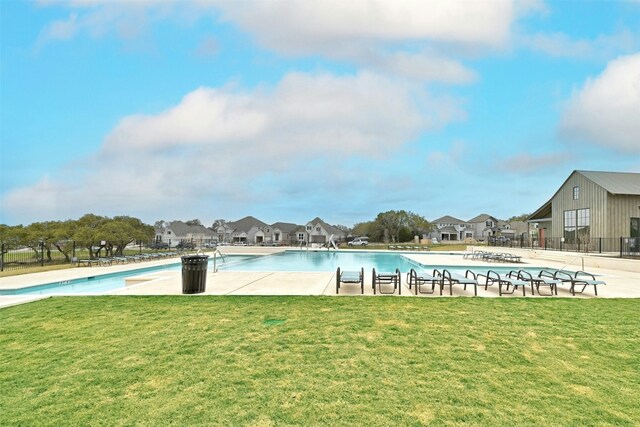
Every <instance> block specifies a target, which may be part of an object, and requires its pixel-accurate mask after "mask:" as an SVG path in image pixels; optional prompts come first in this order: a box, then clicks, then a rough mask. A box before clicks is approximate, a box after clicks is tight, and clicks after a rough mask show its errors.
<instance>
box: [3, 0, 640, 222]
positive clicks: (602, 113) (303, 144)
mask: <svg viewBox="0 0 640 427" xmlns="http://www.w3.org/2000/svg"><path fill="white" fill-rule="evenodd" d="M0 7H1V12H0V13H1V32H2V34H1V40H0V42H1V51H0V55H1V56H0V83H1V90H0V102H1V111H0V132H1V133H0V137H1V151H0V162H1V172H0V207H1V209H0V223H6V224H11V225H14V224H29V223H31V222H35V221H45V220H58V219H60V220H63V219H68V218H72V219H73V218H78V217H80V216H82V215H83V214H85V213H95V214H98V215H106V216H115V215H130V216H134V217H138V218H140V219H142V220H143V221H146V222H148V223H153V222H155V221H156V220H168V221H170V220H174V219H182V220H189V219H193V218H199V219H200V220H201V221H202V222H203V224H205V225H210V224H211V223H212V222H213V220H214V219H217V218H223V219H226V220H237V219H240V218H241V217H244V216H246V215H253V216H256V217H258V218H260V219H262V220H263V221H265V222H268V223H273V222H277V221H285V222H295V223H306V222H307V221H309V220H311V219H313V218H315V217H316V216H320V217H321V218H323V219H324V220H325V221H327V222H329V223H332V224H344V225H353V224H354V223H357V222H362V221H368V220H371V219H373V218H374V217H375V216H376V215H377V214H378V213H379V212H383V211H387V210H390V209H405V210H410V211H413V212H415V213H418V214H420V215H422V216H424V217H426V218H427V219H429V220H433V219H436V218H438V217H440V216H443V215H452V216H455V217H458V218H460V219H463V220H468V219H470V218H472V217H474V216H476V215H478V214H480V213H488V214H491V215H493V216H496V217H498V218H503V219H506V218H508V217H510V216H513V215H518V214H522V213H531V212H533V211H535V210H536V209H537V208H538V207H540V205H541V204H543V203H544V202H545V201H547V200H548V199H549V198H550V197H551V196H552V195H553V193H554V192H555V191H556V189H557V188H558V187H559V186H560V185H561V184H562V182H563V181H564V180H565V179H566V178H567V177H568V176H569V174H570V173H571V172H572V171H573V170H576V169H578V170H607V171H621V172H640V2H638V1H617V2H614V1H602V2H595V1H588V2H582V1H581V2H578V1H575V2H573V1H562V2H555V1H549V2H543V1H534V0H532V1H518V2H510V1H486V2H470V1H459V2H456V1H443V2H437V1H430V2H425V1H405V2H402V1H364V0H363V1H357V2H356V1H354V2H343V1H340V2H338V1H318V2H311V1H292V0H288V1H259V2H252V1H235V2H226V1H170V0H165V1H142V0H140V1H128V2H125V1H106V0H104V1H103V0H69V1H63V0H60V1H54V0H48V1H45V0H43V1H40V2H23V1H12V0H9V1H2V2H0Z"/></svg>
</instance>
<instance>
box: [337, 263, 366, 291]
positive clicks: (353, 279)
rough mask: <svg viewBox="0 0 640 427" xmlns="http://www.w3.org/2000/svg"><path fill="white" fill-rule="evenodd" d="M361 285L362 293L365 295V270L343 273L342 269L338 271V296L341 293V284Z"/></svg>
mask: <svg viewBox="0 0 640 427" xmlns="http://www.w3.org/2000/svg"><path fill="white" fill-rule="evenodd" d="M343 283H345V284H347V283H349V284H358V283H359V284H360V293H363V294H364V268H361V269H360V271H341V270H340V267H338V270H337V271H336V294H337V293H339V292H340V285H341V284H343Z"/></svg>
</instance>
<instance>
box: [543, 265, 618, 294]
mask: <svg viewBox="0 0 640 427" xmlns="http://www.w3.org/2000/svg"><path fill="white" fill-rule="evenodd" d="M546 271H549V270H546ZM542 273H543V272H540V274H542ZM553 278H554V279H558V280H561V281H562V282H564V283H569V284H570V285H571V287H570V288H569V291H570V292H571V294H572V295H573V296H575V295H576V293H578V294H581V293H584V291H585V289H586V288H587V286H593V292H594V293H595V295H596V296H598V286H599V285H606V283H605V282H603V281H602V280H596V277H595V276H594V275H593V274H591V273H587V272H586V271H576V272H575V273H574V274H573V275H571V272H569V271H566V270H556V271H555V272H554V274H553ZM576 286H582V290H580V291H577V292H576Z"/></svg>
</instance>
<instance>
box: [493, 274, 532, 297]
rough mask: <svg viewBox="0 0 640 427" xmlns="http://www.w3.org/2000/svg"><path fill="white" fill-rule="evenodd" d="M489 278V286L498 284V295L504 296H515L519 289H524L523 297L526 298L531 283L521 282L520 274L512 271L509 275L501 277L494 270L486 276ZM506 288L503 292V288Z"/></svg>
mask: <svg viewBox="0 0 640 427" xmlns="http://www.w3.org/2000/svg"><path fill="white" fill-rule="evenodd" d="M486 278H487V286H490V285H493V284H497V285H498V294H499V295H500V296H502V294H513V293H515V292H516V290H518V288H522V296H523V297H524V296H526V292H527V291H526V288H527V285H529V282H527V281H524V280H521V279H519V278H518V272H517V271H515V270H512V271H510V272H509V274H507V275H505V276H501V275H500V273H498V272H497V271H494V270H489V271H488V272H487V275H486ZM503 286H504V287H505V288H506V289H505V290H502V287H503ZM511 286H513V289H511V292H509V288H510V287H511Z"/></svg>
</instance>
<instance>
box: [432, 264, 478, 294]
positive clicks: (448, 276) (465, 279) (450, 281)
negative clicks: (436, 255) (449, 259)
mask: <svg viewBox="0 0 640 427" xmlns="http://www.w3.org/2000/svg"><path fill="white" fill-rule="evenodd" d="M433 273H434V275H436V273H437V274H439V275H440V276H441V283H440V295H442V289H443V288H444V286H445V284H447V285H449V295H453V285H464V290H465V291H466V290H467V285H470V286H473V294H474V295H475V296H478V276H477V275H476V273H474V272H473V271H471V270H467V271H466V272H465V274H464V276H462V275H460V274H456V273H452V272H450V271H449V270H446V269H445V270H442V272H439V271H438V270H434V271H433ZM469 276H471V277H469Z"/></svg>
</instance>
